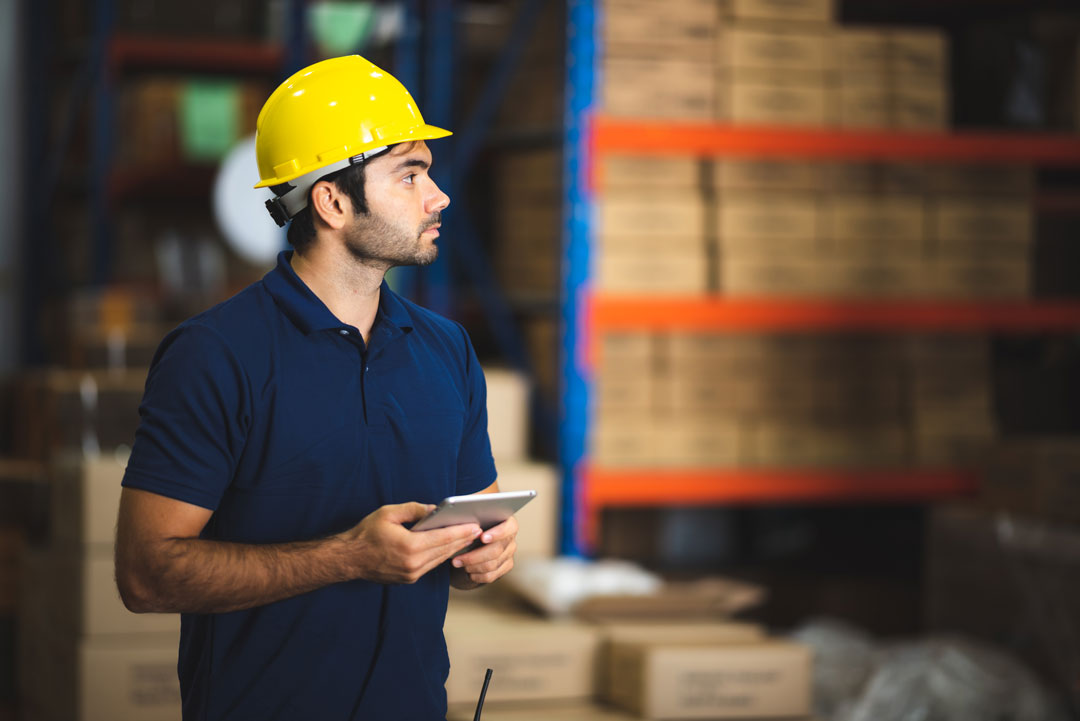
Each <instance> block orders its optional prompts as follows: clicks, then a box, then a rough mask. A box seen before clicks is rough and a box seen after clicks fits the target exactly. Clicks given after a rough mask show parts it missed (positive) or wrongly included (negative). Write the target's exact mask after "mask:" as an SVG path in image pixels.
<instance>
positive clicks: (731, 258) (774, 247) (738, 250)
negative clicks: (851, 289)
mask: <svg viewBox="0 0 1080 721" xmlns="http://www.w3.org/2000/svg"><path fill="white" fill-rule="evenodd" d="M719 250H720V259H721V262H725V263H726V262H734V263H738V262H742V261H751V262H753V261H759V262H768V261H770V260H772V259H774V258H788V259H791V260H796V261H800V260H803V261H810V262H812V261H813V260H814V259H815V258H816V257H817V256H818V253H819V252H820V251H822V250H823V248H822V247H821V245H820V241H818V240H817V239H816V238H738V237H734V238H732V237H722V238H720V247H719Z"/></svg>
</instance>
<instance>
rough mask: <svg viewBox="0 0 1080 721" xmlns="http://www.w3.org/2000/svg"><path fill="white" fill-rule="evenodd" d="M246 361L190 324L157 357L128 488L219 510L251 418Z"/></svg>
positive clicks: (126, 476)
mask: <svg viewBox="0 0 1080 721" xmlns="http://www.w3.org/2000/svg"><path fill="white" fill-rule="evenodd" d="M250 399H251V394H250V392H249V386H248V382H247V377H246V374H245V373H244V371H243V368H242V367H241V365H240V363H239V361H238V360H237V358H236V357H235V355H233V353H232V351H231V350H230V349H229V347H228V346H227V345H226V343H225V341H224V339H223V338H222V337H221V336H220V334H218V333H217V332H216V331H214V330H213V329H211V328H208V327H206V326H201V325H197V324H186V325H183V326H181V327H180V328H178V329H176V330H175V331H173V332H172V333H170V334H169V335H168V336H167V337H166V338H165V340H163V341H162V343H161V346H160V347H159V348H158V351H157V353H156V354H155V357H154V361H153V363H152V364H151V367H150V373H149V375H148V376H147V379H146V390H145V392H144V394H143V400H142V404H141V405H140V406H139V416H140V419H141V420H140V424H139V428H138V430H137V431H136V433H135V443H134V446H133V447H132V450H131V458H130V459H129V460H128V466H127V471H126V472H125V474H124V481H123V485H124V486H125V487H128V488H138V489H140V490H144V491H150V492H152V493H157V494H159V495H162V496H167V497H169V498H173V499H176V500H179V501H184V502H185V503H192V504H194V505H197V506H202V507H204V508H208V509H210V510H215V509H216V508H217V506H218V503H219V502H220V500H221V497H222V495H223V494H224V492H225V490H226V488H228V486H229V483H230V482H231V480H232V477H233V474H234V472H235V470H236V466H237V462H238V460H239V458H240V455H241V453H242V451H243V448H244V443H245V441H246V437H247V436H246V434H247V429H248V427H249V422H250V418H251V413H250Z"/></svg>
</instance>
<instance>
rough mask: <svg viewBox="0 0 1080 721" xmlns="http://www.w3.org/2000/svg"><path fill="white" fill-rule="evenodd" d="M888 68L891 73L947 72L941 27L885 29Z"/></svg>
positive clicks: (947, 50) (939, 73)
mask: <svg viewBox="0 0 1080 721" xmlns="http://www.w3.org/2000/svg"><path fill="white" fill-rule="evenodd" d="M889 70H890V72H891V73H893V74H894V75H937V76H939V77H944V76H946V75H947V74H948V72H949V48H948V40H947V38H946V36H945V33H944V31H942V30H938V29H929V28H920V29H908V30H892V31H890V32H889Z"/></svg>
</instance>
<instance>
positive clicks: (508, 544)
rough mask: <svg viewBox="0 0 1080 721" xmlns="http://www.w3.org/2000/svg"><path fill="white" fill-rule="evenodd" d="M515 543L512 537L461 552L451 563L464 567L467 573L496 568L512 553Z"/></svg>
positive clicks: (515, 548) (515, 546) (514, 549)
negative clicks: (467, 551)
mask: <svg viewBox="0 0 1080 721" xmlns="http://www.w3.org/2000/svg"><path fill="white" fill-rule="evenodd" d="M516 550H517V543H516V542H515V541H514V540H513V539H509V540H507V541H505V542H500V543H493V544H491V545H488V546H484V547H483V548H478V549H476V550H475V551H470V552H469V553H463V554H461V555H460V556H458V557H457V558H455V559H454V561H453V565H454V566H455V567H457V568H464V569H465V570H466V571H467V572H468V573H475V572H478V571H480V572H486V571H491V570H494V569H495V568H498V566H499V564H501V563H503V562H505V560H506V559H507V558H509V557H512V556H513V555H514V552H515V551H516Z"/></svg>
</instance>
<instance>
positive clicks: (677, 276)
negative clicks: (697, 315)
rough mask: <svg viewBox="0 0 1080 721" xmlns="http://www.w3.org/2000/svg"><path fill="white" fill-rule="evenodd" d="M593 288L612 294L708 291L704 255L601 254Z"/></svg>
mask: <svg viewBox="0 0 1080 721" xmlns="http://www.w3.org/2000/svg"><path fill="white" fill-rule="evenodd" d="M595 273H596V280H595V287H596V288H597V289H600V290H606V291H612V292H633V293H656V294H670V295H687V294H690V295H693V294H700V293H704V292H705V291H706V289H707V288H708V267H707V265H706V262H705V254H704V253H679V254H677V255H676V254H672V253H659V254H656V255H654V256H652V257H649V256H642V255H631V256H620V255H616V254H613V253H604V254H602V255H601V256H600V258H598V259H597V262H596V270H595Z"/></svg>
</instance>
